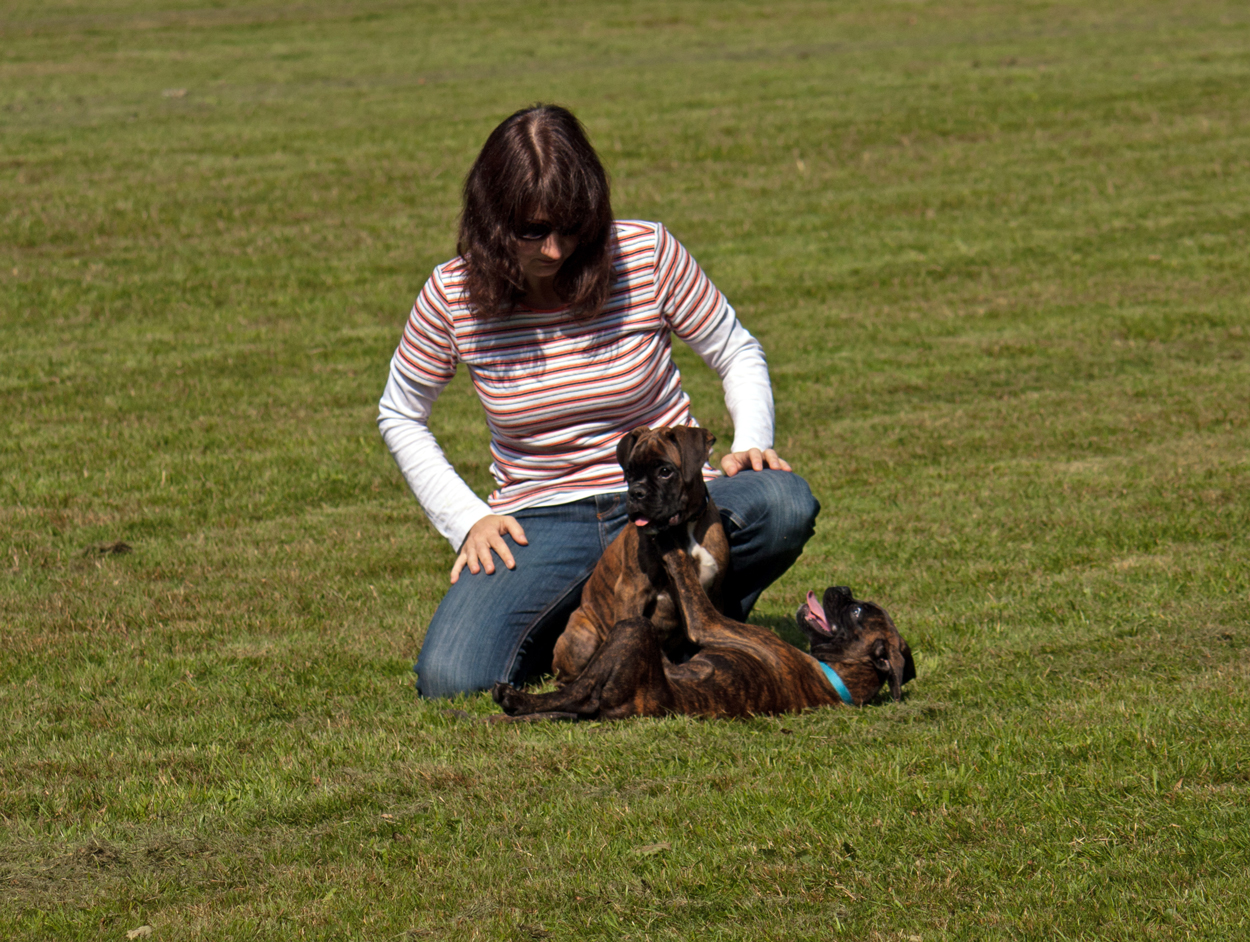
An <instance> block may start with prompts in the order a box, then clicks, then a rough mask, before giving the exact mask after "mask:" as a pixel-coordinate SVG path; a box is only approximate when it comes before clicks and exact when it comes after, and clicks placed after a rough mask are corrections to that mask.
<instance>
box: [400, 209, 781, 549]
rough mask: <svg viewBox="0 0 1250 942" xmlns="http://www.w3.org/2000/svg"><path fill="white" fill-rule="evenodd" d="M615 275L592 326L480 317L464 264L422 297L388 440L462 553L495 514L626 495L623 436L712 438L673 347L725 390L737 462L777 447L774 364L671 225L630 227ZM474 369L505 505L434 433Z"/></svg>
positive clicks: (405, 347) (547, 316)
mask: <svg viewBox="0 0 1250 942" xmlns="http://www.w3.org/2000/svg"><path fill="white" fill-rule="evenodd" d="M614 264H615V278H614V281H613V284H612V289H611V294H610V296H609V299H608V302H607V304H606V305H605V307H604V309H603V311H602V312H601V313H600V314H598V315H597V316H595V317H593V318H589V319H576V318H574V317H572V316H571V315H570V313H569V312H568V310H567V309H558V310H533V309H529V308H526V307H524V306H522V307H519V308H518V309H517V310H515V311H513V312H512V313H510V314H509V315H508V316H507V317H505V318H499V319H487V318H481V317H477V316H475V315H474V314H473V313H472V312H471V310H470V308H469V305H468V295H467V292H466V290H465V266H464V261H463V260H462V259H460V258H456V259H452V260H451V261H450V262H447V263H445V264H443V265H440V266H438V268H436V269H435V270H434V274H433V275H432V276H431V278H430V280H429V281H428V282H426V285H425V287H424V289H423V290H422V291H421V294H420V296H418V298H417V300H416V303H415V304H414V305H413V309H412V313H411V314H410V315H409V317H408V323H407V325H406V326H405V328H404V335H403V339H402V340H401V341H400V344H399V348H398V349H397V350H396V351H395V355H394V357H393V358H392V360H391V372H390V378H389V381H388V383H387V386H386V390H385V392H384V393H383V395H382V400H381V403H380V414H379V416H378V425H379V427H380V429H381V431H382V436H383V438H384V439H385V441H386V444H387V446H388V447H389V448H390V450H391V453H392V454H393V455H394V456H395V460H396V461H397V462H398V464H399V467H400V470H401V471H402V472H403V474H404V477H405V479H406V480H407V481H408V484H409V486H410V487H411V488H412V490H413V492H414V493H415V494H416V496H417V499H418V500H419V501H420V503H421V506H422V508H423V509H424V510H425V512H426V514H427V516H429V518H430V521H431V522H432V523H433V524H434V526H435V527H436V528H437V529H438V531H439V532H440V533H442V534H443V536H445V537H447V539H448V540H449V541H450V542H451V544H452V546H453V547H458V546H459V545H460V543H461V542H463V540H464V537H465V536H466V535H467V534H468V532H469V528H470V527H472V525H473V524H474V523H476V522H477V521H478V520H479V519H480V518H481V517H483V516H485V515H486V514H487V513H500V514H507V513H513V512H515V511H516V510H519V509H521V508H524V507H536V506H546V505H552V504H563V503H569V502H571V501H575V500H579V499H581V498H583V497H588V496H591V495H593V494H601V493H605V492H612V491H622V490H624V489H625V482H624V477H623V475H622V473H621V468H620V466H619V465H618V464H617V463H616V445H617V442H618V441H619V440H620V438H621V436H622V435H624V434H625V433H626V432H628V431H629V430H630V429H632V428H636V427H638V426H640V425H647V426H651V427H653V428H656V427H660V426H665V425H694V424H697V423H696V422H695V420H694V418H693V416H691V414H690V399H689V397H687V395H686V394H685V392H683V391H682V388H681V376H680V374H679V373H678V371H677V367H676V365H675V364H674V363H673V361H672V357H671V339H670V334H672V333H675V334H676V335H677V336H678V337H680V338H681V339H682V340H684V341H685V342H686V343H688V344H689V345H690V346H691V347H692V348H693V349H694V350H695V351H696V352H697V353H698V354H699V355H700V356H701V357H702V358H703V359H704V361H705V362H707V363H708V365H709V366H711V367H712V368H713V369H714V370H716V372H717V373H718V374H719V375H720V377H721V380H722V382H723V384H724V388H725V403H726V406H727V407H728V409H729V413H730V416H731V417H732V418H733V422H734V442H733V450H734V451H741V450H745V449H747V448H768V447H771V446H772V436H773V400H772V392H771V389H770V387H769V380H768V367H767V365H766V364H765V362H764V354H763V350H762V349H761V347H760V345H759V342H758V341H756V340H755V338H754V337H752V336H751V335H750V334H749V333H747V331H746V329H745V328H744V327H742V325H741V324H739V323H738V320H737V317H736V315H735V314H734V311H733V308H732V307H730V305H729V303H728V302H727V301H726V300H725V297H724V295H722V294H721V293H720V292H719V291H718V290H717V289H716V287H715V285H713V284H712V282H711V280H710V279H708V277H707V276H706V275H705V274H704V273H703V271H702V269H700V268H699V266H698V264H696V262H695V261H694V259H693V258H692V257H691V256H690V253H689V252H687V251H686V250H685V248H683V247H682V245H681V244H680V243H679V242H678V241H677V240H676V239H674V238H673V237H672V236H671V235H670V234H669V233H668V231H667V230H666V229H665V228H664V227H663V226H662V225H660V224H658V223H650V222H634V221H621V222H617V223H616V255H615V259H614ZM459 363H464V364H465V365H466V366H467V367H468V368H469V374H470V377H471V378H472V381H473V386H474V388H475V389H476V391H477V394H478V396H479V397H480V399H481V401H482V405H483V407H484V408H485V410H486V421H487V424H488V426H489V428H490V433H491V455H492V458H493V459H494V460H493V462H492V464H491V472H492V473H493V474H494V477H495V481H496V483H497V484H498V488H497V489H496V490H495V492H494V493H493V494H492V495H491V496H490V499H489V504H485V503H483V502H482V501H481V500H480V499H479V498H478V497H477V496H476V495H475V494H474V493H473V492H472V490H470V489H469V487H468V486H467V485H466V484H465V483H464V482H463V480H461V479H460V477H459V476H458V475H457V474H456V473H455V471H454V469H453V468H452V467H451V465H450V464H449V463H448V462H447V459H446V458H445V457H444V456H443V453H442V450H441V449H440V448H439V447H438V444H437V442H435V440H434V438H433V436H432V435H431V434H430V431H429V427H428V424H427V420H428V417H429V413H430V407H431V406H432V405H433V402H434V400H435V399H436V398H437V397H438V395H439V393H440V392H441V391H442V390H443V388H444V387H445V386H446V385H447V383H448V382H450V381H451V378H452V376H453V375H454V374H455V372H456V367H457V364H459ZM707 473H709V474H711V473H713V472H711V470H710V469H708V471H707Z"/></svg>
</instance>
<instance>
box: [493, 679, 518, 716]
mask: <svg viewBox="0 0 1250 942" xmlns="http://www.w3.org/2000/svg"><path fill="white" fill-rule="evenodd" d="M518 692H519V691H518V690H517V689H516V687H514V686H512V684H505V683H503V682H502V681H500V682H499V683H497V684H495V685H494V686H493V687H491V688H490V696H491V699H492V700H494V701H495V702H496V703H498V704H499V705H500V706H501V707H503V708H504V711H505V712H511V711H510V710H509V709H508V707H509V706H510V705H511V704H512V702H513V699H514V698H515V697H516V695H517V693H518Z"/></svg>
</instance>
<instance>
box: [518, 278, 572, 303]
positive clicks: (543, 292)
mask: <svg viewBox="0 0 1250 942" xmlns="http://www.w3.org/2000/svg"><path fill="white" fill-rule="evenodd" d="M522 300H524V301H525V305H526V306H527V307H532V308H536V309H538V310H540V311H549V310H551V309H552V308H557V307H564V299H563V298H562V297H560V295H559V293H558V292H557V291H556V279H555V277H554V276H552V277H551V278H529V279H526V282H525V296H524V298H523V299H522Z"/></svg>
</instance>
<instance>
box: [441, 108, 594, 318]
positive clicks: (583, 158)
mask: <svg viewBox="0 0 1250 942" xmlns="http://www.w3.org/2000/svg"><path fill="white" fill-rule="evenodd" d="M536 216H541V217H542V218H543V219H544V221H546V222H549V223H550V224H551V225H552V226H553V227H555V228H556V229H558V230H560V231H562V232H564V233H567V234H569V235H576V236H577V248H576V249H575V250H574V251H573V253H572V254H571V255H570V256H569V257H568V259H567V260H566V261H565V262H564V264H563V265H561V266H560V270H559V271H558V272H557V273H556V280H555V288H556V293H557V294H559V295H560V298H561V299H562V300H563V301H565V303H567V304H568V305H569V306H570V307H572V308H573V311H574V313H575V314H576V315H577V316H579V317H593V316H594V315H596V314H598V313H599V312H600V311H601V310H602V309H603V305H604V304H605V303H606V301H607V299H608V289H609V288H610V287H611V283H612V201H611V199H610V194H609V191H608V175H607V174H606V173H604V170H603V165H602V164H601V163H599V157H598V155H597V154H596V153H595V149H594V148H593V147H591V146H590V141H589V140H587V138H586V131H585V129H584V128H583V127H582V125H581V122H580V121H578V120H577V118H575V117H574V116H573V114H572V112H570V111H568V110H567V109H565V108H561V107H560V106H559V105H535V106H534V107H532V108H525V109H524V110H522V111H518V112H517V113H516V114H514V115H512V116H511V117H510V118H508V119H507V120H505V121H504V122H503V123H502V124H500V125H499V127H497V128H495V130H494V131H492V132H491V135H490V137H488V138H487V139H486V144H485V145H483V147H482V152H481V153H480V154H478V155H477V160H476V161H474V163H473V167H472V169H470V170H469V175H468V177H467V178H466V179H465V181H464V209H463V211H462V212H461V214H460V233H459V237H458V239H457V242H456V251H457V253H459V254H460V255H461V256H462V257H463V258H464V259H465V262H466V265H467V268H468V279H467V287H468V291H469V303H470V305H472V307H473V309H474V310H475V311H476V312H477V313H478V314H479V315H481V316H483V317H501V316H505V315H507V314H508V313H509V312H510V311H511V310H512V309H513V307H514V305H515V304H516V303H517V302H518V301H519V300H520V299H521V298H522V297H523V296H524V294H525V280H524V278H523V277H522V275H521V269H520V266H519V265H518V264H517V259H516V245H517V238H518V233H520V232H521V231H522V230H523V229H524V228H525V227H526V225H527V224H529V223H531V222H532V221H533V220H534V218H535V217H536Z"/></svg>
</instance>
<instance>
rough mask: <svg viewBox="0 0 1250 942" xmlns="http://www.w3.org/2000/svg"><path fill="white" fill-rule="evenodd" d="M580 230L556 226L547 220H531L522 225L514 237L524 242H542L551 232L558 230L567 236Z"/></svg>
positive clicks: (573, 234)
mask: <svg viewBox="0 0 1250 942" xmlns="http://www.w3.org/2000/svg"><path fill="white" fill-rule="evenodd" d="M580 231H581V230H580V229H566V228H557V227H556V226H553V225H551V223H548V222H531V223H529V224H528V225H525V226H522V227H521V229H520V230H519V231H518V232H517V234H516V237H517V238H518V239H521V240H522V241H525V242H542V241H543V240H544V239H546V238H547V236H549V235H551V233H553V232H558V233H559V234H560V235H562V236H566V237H568V236H575V235H577V234H578V233H579V232H580Z"/></svg>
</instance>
